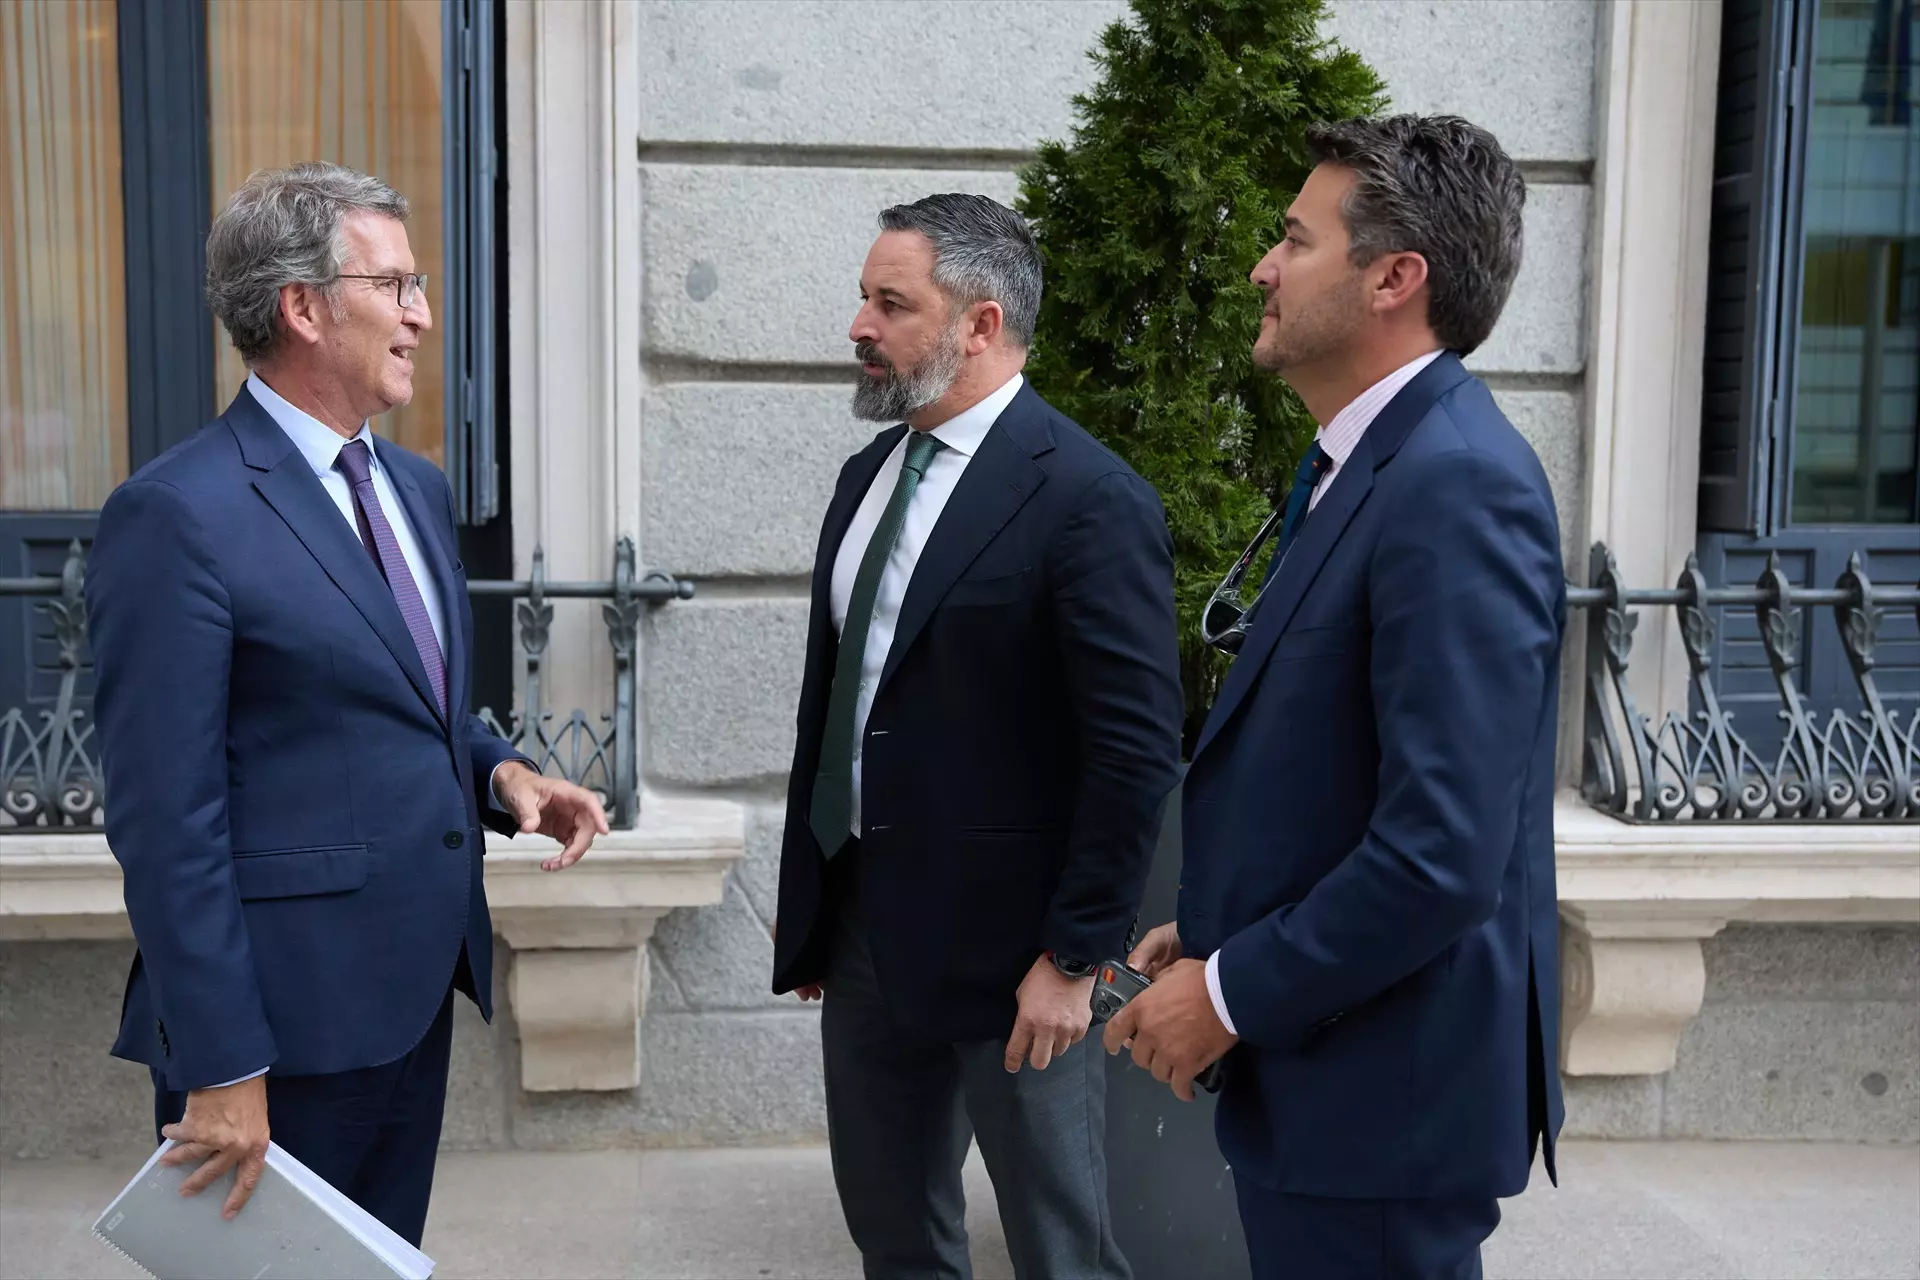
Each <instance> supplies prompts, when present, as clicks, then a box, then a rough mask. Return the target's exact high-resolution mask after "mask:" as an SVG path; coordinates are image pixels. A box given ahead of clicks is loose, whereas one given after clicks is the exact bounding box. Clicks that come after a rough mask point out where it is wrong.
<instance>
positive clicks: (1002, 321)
mask: <svg viewBox="0 0 1920 1280" xmlns="http://www.w3.org/2000/svg"><path fill="white" fill-rule="evenodd" d="M1006 327H1007V316H1006V312H1004V311H1002V310H1001V309H1000V304H999V303H997V302H993V301H987V302H976V303H974V304H973V305H972V306H970V307H968V308H967V314H966V319H965V320H963V321H962V322H961V325H960V332H961V335H962V339H963V349H964V350H965V351H966V353H967V354H968V355H970V356H978V355H985V354H986V352H987V349H988V348H989V347H991V346H993V344H994V343H995V342H996V341H998V340H999V337H1000V334H1001V332H1002V331H1003V330H1005V329H1006Z"/></svg>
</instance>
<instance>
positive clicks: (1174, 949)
mask: <svg viewBox="0 0 1920 1280" xmlns="http://www.w3.org/2000/svg"><path fill="white" fill-rule="evenodd" d="M1182 954H1183V953H1182V951H1181V950H1180V926H1179V925H1178V924H1176V923H1174V922H1172V921H1169V922H1167V923H1166V924H1163V925H1161V926H1160V927H1159V928H1157V929H1151V930H1149V931H1148V932H1147V936H1146V937H1144V938H1142V939H1140V945H1139V946H1137V947H1135V948H1134V949H1133V953H1132V954H1131V955H1129V956H1128V957H1127V968H1129V969H1133V970H1136V971H1138V972H1140V973H1144V974H1146V975H1147V977H1149V978H1158V977H1159V976H1160V971H1161V970H1162V969H1165V968H1166V967H1167V966H1168V965H1170V964H1172V963H1173V962H1174V961H1175V960H1178V959H1179V958H1180V957H1181V955H1182Z"/></svg>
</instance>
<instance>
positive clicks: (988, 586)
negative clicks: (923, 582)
mask: <svg viewBox="0 0 1920 1280" xmlns="http://www.w3.org/2000/svg"><path fill="white" fill-rule="evenodd" d="M1032 576H1033V571H1032V570H1030V569H1020V570H1017V571H1015V572H1013V573H1003V574H1000V575H999V576H998V577H993V578H962V579H960V581H958V582H956V583H954V584H953V585H952V586H951V587H949V588H947V594H946V598H945V599H943V600H942V601H941V602H940V604H941V606H942V607H943V608H946V607H954V608H969V607H977V606H979V605H989V604H1012V603H1013V602H1014V601H1016V600H1018V599H1020V597H1022V596H1024V595H1025V594H1026V593H1027V582H1028V580H1029V579H1030V578H1032Z"/></svg>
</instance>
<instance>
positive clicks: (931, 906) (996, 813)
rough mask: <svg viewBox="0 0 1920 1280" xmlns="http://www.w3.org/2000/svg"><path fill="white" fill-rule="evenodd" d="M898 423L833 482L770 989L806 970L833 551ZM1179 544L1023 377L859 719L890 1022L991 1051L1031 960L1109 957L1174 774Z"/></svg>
mask: <svg viewBox="0 0 1920 1280" xmlns="http://www.w3.org/2000/svg"><path fill="white" fill-rule="evenodd" d="M905 430H906V428H905V427H892V428H889V429H888V430H886V431H883V432H881V433H880V435H879V436H877V437H876V438H875V439H874V441H873V443H872V444H871V445H869V446H868V447H867V448H866V449H864V450H862V451H861V452H860V453H858V454H856V455H854V457H853V458H851V459H850V460H849V461H848V462H847V464H846V466H845V467H844V468H843V469H842V470H841V472H840V481H839V484H838V486H837V488H836V490H835V492H834V496H833V502H832V504H831V505H830V506H829V507H828V508H827V516H826V523H825V526H824V527H823V529H822V530H821V535H820V550H819V554H818V557H817V559H816V561H815V565H814V573H813V612H812V617H811V621H810V624H809V627H808V634H807V658H806V672H805V677H804V679H803V681H802V684H801V689H800V713H799V733H798V739H797V744H796V746H795V749H794V763H793V776H792V779H791V782H790V784H789V787H788V791H787V823H786V837H785V840H784V842H783V844H782V846H781V857H780V916H779V924H780V929H779V941H778V945H777V946H776V948H775V952H774V978H773V985H774V990H775V991H778V992H785V991H790V990H792V989H793V988H794V987H796V986H798V985H801V984H803V983H807V982H812V981H815V980H817V979H819V978H820V977H821V975H822V969H823V967H824V964H825V958H826V957H825V943H826V940H827V934H828V932H829V930H828V928H827V927H826V922H825V921H824V920H823V912H822V910H821V907H822V887H823V868H824V866H825V863H824V861H823V859H822V857H821V852H820V847H819V842H818V841H817V840H816V839H815V838H814V836H813V833H812V831H811V830H810V828H809V826H808V822H807V815H808V813H809V811H810V810H811V808H812V803H813V779H814V774H815V772H816V771H817V770H818V767H819V759H820V741H821V733H822V729H823V726H824V724H825V719H826V711H827V700H828V696H829V694H830V693H831V691H832V686H833V668H834V657H835V654H836V652H837V649H838V645H839V640H838V636H837V633H836V631H835V629H834V626H833V614H832V608H831V604H830V602H829V596H828V590H829V586H830V583H831V580H832V577H833V564H834V559H835V557H836V555H837V554H838V553H839V550H840V542H841V539H842V538H843V537H844V536H845V534H846V531H847V527H848V525H849V523H850V522H851V521H852V519H853V515H854V511H855V509H856V508H857V507H858V506H859V505H860V500H861V498H862V497H863V496H864V495H865V494H866V492H867V489H868V487H869V485H870V484H871V483H872V481H873V478H874V476H875V474H876V473H877V472H878V471H879V469H880V464H881V463H882V462H883V461H884V460H885V459H886V456H887V454H888V453H889V452H890V451H891V450H892V449H893V447H894V446H895V445H896V444H898V443H899V441H900V438H901V436H902V434H903V433H904V432H905ZM1174 627H1175V623H1174V603H1173V547H1172V541H1171V539H1170V538H1169V536H1168V533H1167V523H1166V514H1165V512H1164V511H1163V510H1162V508H1161V506H1160V499H1159V496H1158V495H1157V494H1155V493H1154V491H1153V489H1152V487H1151V486H1150V485H1148V484H1147V483H1146V482H1145V481H1144V480H1142V479H1141V478H1140V477H1139V476H1138V475H1136V474H1134V472H1133V471H1132V470H1130V469H1129V468H1128V467H1127V465H1126V464H1125V463H1124V462H1122V461H1120V459H1119V458H1117V457H1116V456H1114V454H1112V453H1111V452H1109V451H1108V450H1107V449H1106V448H1104V447H1103V446H1101V445H1100V444H1098V443H1097V442H1096V441H1094V439H1093V438H1092V437H1091V436H1089V435H1088V434H1087V433H1086V432H1085V431H1083V430H1082V429H1081V428H1080V427H1078V426H1076V425H1075V424H1074V423H1072V422H1070V421H1068V420H1067V419H1066V418H1064V417H1062V416H1061V415H1060V414H1059V413H1058V412H1056V411H1055V410H1054V409H1053V408H1052V407H1051V406H1050V405H1048V404H1047V403H1046V402H1045V401H1044V400H1042V399H1041V398H1040V396H1039V395H1038V394H1037V393H1036V392H1035V391H1034V390H1033V388H1032V387H1031V386H1023V387H1022V388H1021V389H1020V391H1019V393H1018V394H1017V395H1016V396H1015V397H1014V399H1013V402H1012V403H1011V404H1009V405H1008V406H1007V408H1006V410H1005V411H1004V412H1003V413H1002V414H1001V416H1000V418H999V420H998V421H997V422H996V423H995V424H994V425H993V427H992V428H991V429H990V430H989V431H988V432H987V435H986V437H985V439H984V441H983V442H982V444H981V446H980V450H979V452H978V453H977V454H976V455H975V456H974V457H973V459H972V460H971V461H970V462H969V463H968V465H967V469H966V472H965V473H964V474H963V475H962V476H961V479H960V483H959V485H958V487H957V488H956V489H955V490H954V493H953V496H952V497H951V498H950V499H949V501H948V503H947V506H946V508H945V509H944V510H943V511H942V513H941V515H940V520H939V523H938V524H937V525H936V526H935V527H934V530H933V533H932V535H931V536H930V537H929V538H928V540H927V545H926V547H925V549H924V551H923V552H922V554H921V557H920V560H919V562H918V564H917V565H916V567H915V569H914V573H913V578H912V581H911V583H910V584H909V586H908V589H907V593H906V598H905V600H904V601H903V602H902V605H901V611H900V619H899V625H898V628H897V630H896V631H895V634H894V639H893V646H892V648H891V650H890V651H889V653H888V657H887V662H886V666H885V669H884V672H883V674H882V677H881V682H880V687H879V689H878V690H877V691H876V693H875V695H874V700H873V709H872V712H871V714H870V717H869V719H868V722H867V726H866V738H865V741H864V746H863V753H864V763H863V765H862V773H863V778H862V791H861V809H862V828H863V837H862V841H861V845H860V849H859V852H858V854H857V855H855V856H856V858H857V871H858V875H859V877H860V880H859V886H860V893H861V900H862V902H863V903H864V904H865V910H866V913H867V918H868V919H869V921H870V922H871V923H870V927H869V940H870V945H871V949H872V953H873V961H874V967H875V971H876V973H877V975H878V978H879V983H880V988H881V992H882V994H883V996H884V998H885V1000H886V1003H887V1008H888V1011H889V1012H890V1013H891V1014H892V1016H893V1017H894V1018H896V1019H897V1020H898V1021H899V1022H900V1023H901V1024H902V1025H904V1026H907V1027H910V1028H913V1029H916V1030H918V1031H921V1032H923V1033H925V1034H928V1035H932V1036H937V1037H940V1038H944V1039H953V1040H960V1039H991V1038H996V1037H1002V1038H1003V1037H1005V1036H1006V1035H1007V1034H1008V1033H1009V1032H1010V1031H1011V1030H1012V1027H1013V1021H1014V1015H1015V1001H1014V992H1015V990H1016V988H1017V987H1018V986H1019V984H1020V980H1021V978H1022V977H1024V976H1025V974H1026V972H1027V970H1028V969H1029V968H1030V967H1031V966H1032V964H1033V963H1034V961H1035V960H1036V959H1038V958H1039V956H1040V953H1041V952H1042V951H1043V950H1054V951H1057V952H1059V953H1061V954H1063V955H1068V956H1075V957H1081V958H1085V959H1088V960H1096V961H1097V960H1100V959H1103V958H1106V957H1108V956H1111V955H1114V954H1115V953H1116V951H1117V949H1118V948H1119V947H1120V945H1121V943H1122V942H1123V941H1124V940H1125V934H1126V930H1127V926H1128V924H1129V923H1130V922H1131V921H1132V920H1133V917H1134V915H1135V913H1136V911H1137V910H1138V907H1139V902H1140V895H1141V893H1142V891H1143V888H1144V885H1145V878H1146V872H1147V866H1148V862H1149V859H1150V857H1151V854H1152V849H1153V843H1154V840H1155V838H1156V836H1157V833H1158V829H1159V821H1160V813H1161V809H1162V806H1163V803H1164V801H1165V799H1166V796H1167V793H1168V792H1169V791H1170V790H1172V787H1173V783H1174V780H1175V776H1176V769H1177V768H1178V762H1179V750H1180V716H1181V694H1180V677H1179V665H1178V663H1179V659H1178V654H1177V651H1176V640H1175V630H1174Z"/></svg>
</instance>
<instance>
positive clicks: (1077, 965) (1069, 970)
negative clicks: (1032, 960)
mask: <svg viewBox="0 0 1920 1280" xmlns="http://www.w3.org/2000/svg"><path fill="white" fill-rule="evenodd" d="M1047 959H1049V960H1051V961H1053V967H1054V968H1056V969H1058V970H1059V971H1060V972H1061V973H1063V974H1065V975H1066V976H1067V977H1069V978H1075V979H1078V978H1091V977H1092V976H1093V971H1094V970H1095V969H1096V968H1098V967H1099V966H1097V965H1095V964H1094V962H1093V961H1091V960H1076V959H1074V958H1073V957H1072V956H1063V955H1061V954H1060V953H1059V952H1057V951H1049V952H1047Z"/></svg>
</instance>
